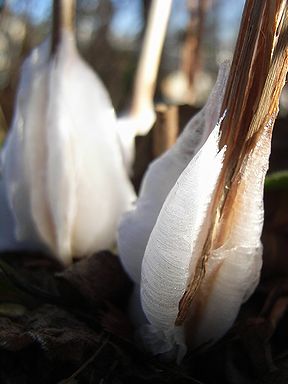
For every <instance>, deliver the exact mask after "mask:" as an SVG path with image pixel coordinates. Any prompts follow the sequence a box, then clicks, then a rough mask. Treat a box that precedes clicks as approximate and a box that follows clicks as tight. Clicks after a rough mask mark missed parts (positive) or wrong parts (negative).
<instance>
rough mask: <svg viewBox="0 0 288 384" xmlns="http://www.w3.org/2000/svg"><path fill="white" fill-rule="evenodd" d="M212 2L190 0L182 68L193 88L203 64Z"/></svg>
mask: <svg viewBox="0 0 288 384" xmlns="http://www.w3.org/2000/svg"><path fill="white" fill-rule="evenodd" d="M209 5H210V2H209V1H208V0H192V1H191V0H190V1H189V2H188V8H189V13H190V21H189V24H188V27H187V31H186V38H185V41H184V44H183V51H182V70H183V72H184V73H185V74H186V76H187V79H188V83H189V87H190V88H191V89H193V82H194V78H195V73H196V72H197V71H198V70H199V67H200V65H201V60H200V50H201V44H202V40H203V33H204V25H205V18H206V12H207V9H208V6H209Z"/></svg>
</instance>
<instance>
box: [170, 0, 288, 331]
mask: <svg viewBox="0 0 288 384" xmlns="http://www.w3.org/2000/svg"><path fill="white" fill-rule="evenodd" d="M287 69H288V9H287V4H286V0H275V1H273V2H271V1H269V0H246V5H245V9H244V13H243V17H242V21H241V26H240V32H239V36H238V41H237V45H236V49H235V53H234V58H233V63H232V67H231V70H230V75H229V79H228V84H227V88H226V95H225V97H224V101H223V107H222V111H224V110H227V116H226V118H225V119H224V121H223V123H222V127H221V129H222V134H221V140H220V147H223V146H224V145H226V146H227V150H226V153H225V159H224V162H223V167H222V171H221V173H220V177H219V181H218V186H217V189H216V193H215V195H214V197H213V200H212V202H211V209H212V216H211V217H212V219H211V223H210V230H209V232H208V236H207V238H206V242H205V245H204V248H203V252H202V256H201V257H200V259H199V261H198V264H197V267H196V272H195V275H194V276H193V277H192V278H191V281H189V282H188V286H187V289H186V292H185V293H184V295H183V297H182V299H181V301H180V303H179V313H178V317H177V320H176V324H182V323H183V321H184V320H185V319H186V316H187V312H188V308H189V307H190V304H191V302H192V300H193V298H194V296H195V294H196V292H197V290H198V288H199V286H200V285H201V282H202V280H203V278H204V276H205V266H206V262H207V260H208V258H209V254H210V253H211V251H212V250H213V249H216V248H218V247H219V246H220V245H222V244H223V243H224V241H225V240H226V238H227V235H228V233H229V224H230V223H231V219H233V209H231V208H232V205H233V203H234V202H235V196H236V191H237V180H238V179H239V177H241V175H240V169H241V166H242V165H243V164H244V163H245V158H246V156H247V155H249V153H251V150H253V148H254V147H255V146H256V144H257V140H258V137H259V134H260V133H262V130H263V129H264V128H265V126H267V124H268V122H269V121H270V120H272V122H271V127H270V128H271V133H272V128H273V123H274V119H275V117H276V115H277V113H278V105H279V98H280V93H281V90H282V88H283V86H284V82H285V77H286V73H287Z"/></svg>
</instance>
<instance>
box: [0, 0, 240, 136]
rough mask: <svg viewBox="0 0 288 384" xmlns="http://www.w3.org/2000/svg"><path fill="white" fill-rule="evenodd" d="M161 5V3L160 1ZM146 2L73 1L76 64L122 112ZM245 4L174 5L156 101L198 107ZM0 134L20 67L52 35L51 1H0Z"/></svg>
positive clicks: (225, 0)
mask: <svg viewBox="0 0 288 384" xmlns="http://www.w3.org/2000/svg"><path fill="white" fill-rule="evenodd" d="M163 1H165V0H163ZM150 5H151V0H78V2H77V20H76V28H77V40H78V47H79V50H80V51H81V54H82V56H83V57H84V58H85V59H86V61H87V62H88V63H89V64H90V65H91V66H92V67H93V68H94V69H95V71H96V72H97V73H98V75H99V76H100V78H101V79H102V81H103V82H104V84H105V86H106V87H107V89H108V92H109V93H110V96H111V98H112V102H113V105H114V107H115V109H116V111H117V113H118V114H119V113H120V114H121V112H123V111H125V109H126V108H127V107H128V105H129V100H130V97H131V91H132V85H133V78H134V74H135V70H136V66H137V59H138V56H139V52H140V49H141V42H142V38H143V35H144V32H145V26H146V22H147V16H148V12H149V7H150ZM243 5H244V0H234V1H233V2H232V1H229V0H199V1H198V0H174V1H173V7H172V13H171V17H170V22H169V27H168V33H167V36H166V40H165V45H164V51H163V55H162V60H161V65H160V70H159V76H158V81H157V89H156V95H155V99H156V100H160V101H165V102H171V103H176V104H189V105H193V106H196V107H199V106H201V105H202V104H203V103H204V101H205V100H206V98H207V95H208V93H209V91H210V89H211V87H212V85H213V83H214V80H215V77H216V75H217V70H218V66H219V63H221V62H222V61H224V60H226V59H231V58H232V54H233V48H234V44H235V40H236V37H237V32H238V28H239V23H240V18H241V13H242V8H243ZM0 12H1V13H0V18H1V23H0V106H1V110H0V127H1V140H3V137H4V136H5V132H6V131H7V129H8V127H9V124H10V122H11V118H12V114H13V104H14V99H15V91H16V87H17V83H18V78H19V70H20V66H21V63H22V61H23V59H24V58H25V57H26V56H27V55H28V54H29V52H30V51H31V49H32V48H33V47H34V46H35V45H37V44H39V43H41V42H42V41H43V40H44V39H45V38H46V37H47V36H48V35H49V32H50V31H51V18H52V17H51V16H52V0H41V1H40V0H6V1H4V0H2V1H1V0H0Z"/></svg>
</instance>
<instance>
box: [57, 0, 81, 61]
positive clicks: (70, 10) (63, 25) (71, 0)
mask: <svg viewBox="0 0 288 384" xmlns="http://www.w3.org/2000/svg"><path fill="white" fill-rule="evenodd" d="M75 1H76V0H54V1H53V20H52V38H51V55H53V54H54V53H55V52H56V50H57V47H58V44H59V42H60V39H61V33H62V30H63V29H66V30H68V31H72V32H74V18H75V8H76V3H75Z"/></svg>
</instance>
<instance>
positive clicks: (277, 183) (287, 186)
mask: <svg viewBox="0 0 288 384" xmlns="http://www.w3.org/2000/svg"><path fill="white" fill-rule="evenodd" d="M265 189H266V190H283V189H284V190H288V171H278V172H274V173H271V174H270V175H267V176H266V179H265Z"/></svg>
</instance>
